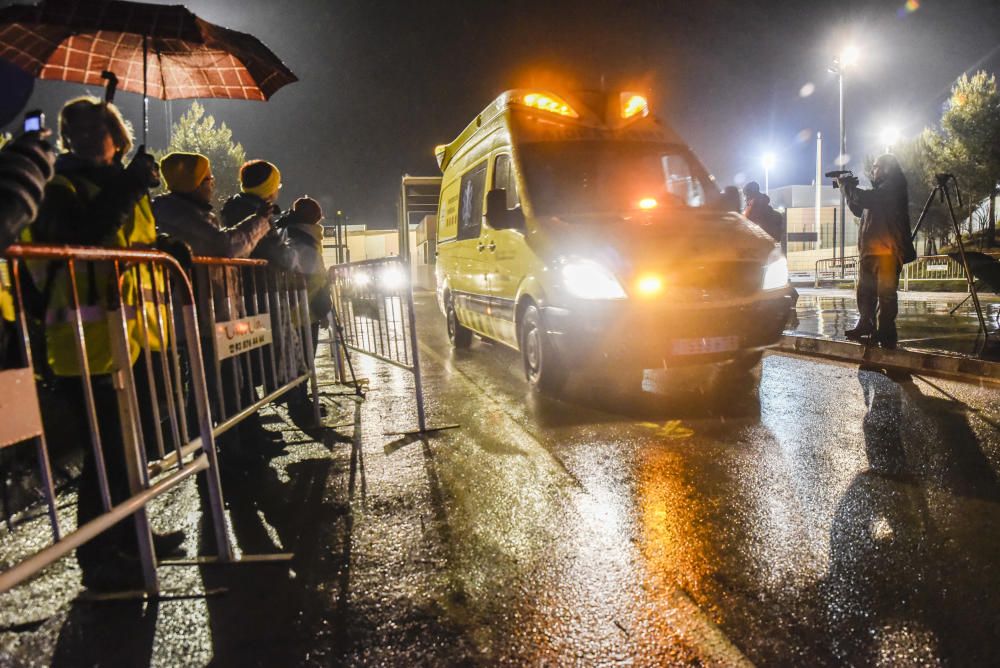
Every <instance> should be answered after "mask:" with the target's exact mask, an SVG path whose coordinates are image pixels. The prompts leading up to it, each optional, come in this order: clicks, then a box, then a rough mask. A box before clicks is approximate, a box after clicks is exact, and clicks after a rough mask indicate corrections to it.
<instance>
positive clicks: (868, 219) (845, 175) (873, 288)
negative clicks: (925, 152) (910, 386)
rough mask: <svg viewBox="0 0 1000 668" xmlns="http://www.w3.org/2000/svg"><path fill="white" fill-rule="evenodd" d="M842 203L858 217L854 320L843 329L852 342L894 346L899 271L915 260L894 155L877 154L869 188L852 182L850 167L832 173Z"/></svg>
mask: <svg viewBox="0 0 1000 668" xmlns="http://www.w3.org/2000/svg"><path fill="white" fill-rule="evenodd" d="M835 185H836V186H838V187H840V188H842V189H843V190H844V195H845V196H846V198H847V204H848V207H849V208H850V210H851V213H853V214H854V215H855V216H860V218H861V228H860V229H859V231H858V255H859V256H860V263H859V269H858V312H859V313H860V316H861V317H860V319H859V320H858V324H857V325H856V326H855V327H854V328H853V329H849V330H847V331H846V332H845V333H844V334H845V335H846V336H847V338H849V339H851V340H853V341H860V340H862V339H868V340H870V341H874V342H876V343H878V344H879V345H881V346H882V347H883V348H895V347H896V339H897V334H896V313H897V312H898V310H899V308H898V302H897V296H896V291H897V289H898V288H899V273H900V271H901V270H902V268H903V265H904V264H906V263H907V262H912V261H913V260H915V259H916V256H917V253H916V250H915V249H914V248H913V242H912V241H911V239H910V214H909V195H908V193H907V185H906V177H905V176H904V175H903V170H902V168H900V166H899V161H898V160H897V159H896V156H894V155H892V154H891V153H886V154H884V155H881V156H879V157H878V159H877V160H876V161H875V166H874V168H873V169H872V186H873V187H872V189H871V190H866V189H864V188H859V187H858V179H857V177H855V176H854V175H853V174H851V173H850V172H840V173H837V174H836V175H835Z"/></svg>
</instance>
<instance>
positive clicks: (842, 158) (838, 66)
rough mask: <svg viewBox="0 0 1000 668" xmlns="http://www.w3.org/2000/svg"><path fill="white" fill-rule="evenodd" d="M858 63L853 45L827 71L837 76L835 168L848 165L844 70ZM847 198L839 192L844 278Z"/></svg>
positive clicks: (834, 237) (834, 250)
mask: <svg viewBox="0 0 1000 668" xmlns="http://www.w3.org/2000/svg"><path fill="white" fill-rule="evenodd" d="M857 62H858V50H857V48H855V47H854V46H853V45H850V46H847V47H845V48H844V50H843V51H841V52H840V55H839V56H837V57H836V58H834V59H833V64H832V65H831V66H830V68H829V70H830V71H831V72H833V73H834V74H836V75H837V87H838V88H839V90H840V155H839V156H837V166H838V167H839V168H840V169H844V168H845V167H846V166H847V163H848V156H847V124H846V121H845V119H844V70H845V69H847V68H848V67H853V66H854V65H856V64H857ZM846 212H847V197H846V196H845V195H844V190H843V189H841V190H840V262H841V265H840V277H841V278H843V277H844V264H843V263H844V236H845V235H846V234H847V215H846ZM833 259H834V260H836V259H837V227H836V225H834V228H833Z"/></svg>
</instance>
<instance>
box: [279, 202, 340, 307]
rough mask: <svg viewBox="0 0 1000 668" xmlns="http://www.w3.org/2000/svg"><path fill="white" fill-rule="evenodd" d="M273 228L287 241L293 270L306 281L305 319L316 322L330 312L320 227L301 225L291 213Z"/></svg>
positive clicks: (321, 227) (302, 223) (311, 224)
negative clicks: (307, 315)
mask: <svg viewBox="0 0 1000 668" xmlns="http://www.w3.org/2000/svg"><path fill="white" fill-rule="evenodd" d="M277 225H278V227H279V228H281V229H283V230H284V231H285V234H286V236H287V238H288V244H289V247H290V248H291V250H292V253H293V254H294V266H295V270H296V271H297V272H299V273H300V274H302V275H303V276H304V278H305V280H306V289H307V291H308V294H309V315H310V317H311V319H312V321H313V322H319V321H321V320H323V319H324V318H325V317H326V314H327V313H329V312H330V291H329V282H328V279H327V275H326V266H325V264H324V263H323V226H322V225H319V224H316V223H306V222H301V221H300V220H299V219H298V217H297V216H296V215H295V212H292V211H290V212H288V213H287V214H285V215H284V216H282V217H281V219H280V220H278V222H277Z"/></svg>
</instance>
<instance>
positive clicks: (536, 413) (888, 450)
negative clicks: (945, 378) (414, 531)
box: [420, 299, 1000, 664]
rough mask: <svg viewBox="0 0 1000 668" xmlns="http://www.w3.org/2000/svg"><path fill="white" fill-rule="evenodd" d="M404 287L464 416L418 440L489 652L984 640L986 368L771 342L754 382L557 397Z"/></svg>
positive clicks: (994, 435) (956, 652)
mask: <svg viewBox="0 0 1000 668" xmlns="http://www.w3.org/2000/svg"><path fill="white" fill-rule="evenodd" d="M421 301H424V302H425V303H424V305H423V307H422V308H421V311H420V313H421V316H422V317H423V320H422V322H423V323H424V325H423V332H422V338H423V339H424V340H425V342H426V346H425V348H424V351H425V359H426V358H429V360H430V362H431V364H429V365H428V366H431V365H433V366H431V368H432V370H431V371H430V372H429V373H428V376H429V378H430V379H431V380H429V383H428V384H429V385H430V386H431V387H433V388H434V389H433V390H432V393H433V395H434V404H435V406H434V408H433V409H432V412H433V413H434V414H437V415H439V416H441V417H442V419H444V418H445V416H447V421H452V420H454V421H458V422H462V423H463V430H462V432H460V433H456V434H454V435H449V436H446V437H442V438H438V439H435V440H434V441H433V446H432V447H433V451H434V453H435V460H436V463H437V467H438V470H439V474H438V475H439V476H440V478H441V480H442V483H443V488H444V489H445V490H449V489H450V490H456V491H457V493H455V495H454V497H453V506H452V507H449V509H448V512H447V517H448V522H449V525H450V532H449V535H450V536H451V540H452V544H451V546H450V550H451V554H452V560H451V562H450V566H451V567H452V568H453V575H454V577H455V581H456V583H457V584H459V586H464V584H465V583H466V582H468V583H484V582H490V583H493V584H494V586H493V587H492V588H491V590H480V589H479V588H477V587H475V586H470V587H469V588H468V589H466V590H465V593H466V594H467V595H468V604H467V605H468V607H469V608H470V609H473V610H477V611H479V612H484V613H485V616H484V618H483V619H481V620H478V621H477V624H478V623H482V624H489V626H490V628H491V629H492V633H491V634H490V638H491V640H490V642H491V643H492V644H491V651H492V652H495V653H496V654H495V656H497V657H504V656H507V657H509V656H511V655H513V656H518V657H522V658H523V657H524V656H525V654H524V651H525V649H526V648H528V647H533V648H535V653H530V654H528V656H530V658H532V659H533V660H538V661H544V660H549V661H555V662H560V661H563V660H566V659H567V658H572V657H577V658H580V657H581V656H583V657H584V658H585V660H586V661H591V660H595V659H598V658H599V657H606V658H608V657H615V658H620V659H625V658H631V659H632V660H636V661H639V662H640V663H646V664H654V663H657V661H659V660H663V661H665V662H675V661H686V660H687V659H689V658H690V657H691V656H692V655H693V656H698V657H700V658H701V659H709V660H713V659H714V661H715V662H719V663H727V662H732V661H735V660H737V659H738V658H739V657H740V656H741V655H743V656H745V657H747V658H749V659H750V660H751V661H753V662H755V663H762V664H768V663H778V662H783V663H787V662H798V663H806V662H812V663H825V664H837V663H842V662H844V661H848V662H857V663H873V662H877V661H889V662H890V663H894V664H908V663H919V662H920V661H922V660H925V659H927V660H931V661H936V660H944V661H958V662H959V663H966V662H968V661H969V660H974V659H976V658H979V659H983V660H985V659H986V658H987V657H990V656H992V649H991V648H990V641H988V640H986V639H987V638H989V637H992V634H993V631H992V630H993V629H995V628H996V624H998V623H1000V577H998V574H997V573H995V572H993V570H994V569H992V568H991V566H990V565H991V564H992V563H994V562H995V555H996V554H1000V549H998V547H1000V539H998V535H997V531H996V530H997V528H1000V522H998V520H1000V506H998V505H997V501H998V499H1000V485H998V482H997V474H996V471H997V468H998V464H1000V429H998V423H1000V402H998V398H1000V393H998V392H997V391H996V390H991V389H980V388H972V387H968V386H962V385H957V384H954V383H945V382H942V381H938V380H924V379H919V378H916V379H912V378H905V379H904V378H897V379H890V378H888V377H887V376H886V375H885V374H883V373H881V372H879V371H877V370H858V369H857V368H854V367H849V366H846V365H837V364H827V363H820V362H818V361H813V360H808V359H801V358H793V357H786V356H778V355H772V356H769V357H767V358H765V361H764V364H763V369H762V371H761V379H760V389H759V392H757V393H753V392H751V393H749V394H748V393H746V392H745V391H741V390H740V388H733V389H732V390H731V391H728V392H723V393H722V394H721V395H719V396H715V397H712V396H711V392H710V391H708V390H705V388H702V390H705V393H704V394H702V392H701V391H700V390H699V389H697V388H696V389H694V390H689V391H680V392H678V391H673V392H668V395H667V396H665V397H660V398H656V399H650V400H648V401H646V402H643V405H631V406H630V405H628V403H627V402H626V401H623V400H622V399H617V400H616V399H612V400H611V402H610V403H611V406H610V407H608V406H607V405H606V404H607V402H606V401H605V397H601V396H600V395H601V393H602V391H601V389H600V388H599V387H592V386H586V385H584V386H582V387H575V388H571V390H570V393H569V397H568V399H567V400H565V401H560V400H555V399H549V398H546V397H540V396H537V395H532V394H531V393H530V392H529V391H528V390H527V388H526V387H525V386H524V382H523V379H522V377H521V374H520V370H519V364H518V357H517V355H516V354H514V353H513V352H511V351H507V350H506V349H503V348H501V347H500V346H496V345H490V344H485V343H482V342H477V343H476V344H474V346H473V348H472V349H471V350H469V351H459V352H456V353H452V352H451V351H450V350H449V349H448V347H447V341H446V340H445V339H444V337H443V326H439V325H440V324H441V323H439V322H438V321H439V318H437V317H436V316H432V315H431V314H429V313H428V310H429V308H430V301H431V300H430V299H423V300H421ZM435 363H436V364H435ZM438 365H440V367H438ZM661 384H662V385H664V386H668V387H669V385H670V379H669V378H668V379H666V380H665V381H663V382H662V383H661ZM484 404H485V405H486V406H488V408H487V409H486V410H485V411H484V410H483V405H484ZM646 404H650V405H646ZM602 407H603V408H602ZM567 496H568V497H569V499H567ZM956 560H958V561H959V562H960V563H962V564H963V568H961V569H956V568H955V567H954V564H955V562H956ZM692 602H693V605H692ZM528 611H530V615H529V617H530V619H531V622H530V624H527V625H525V624H524V623H523V621H524V620H523V619H522V615H525V614H528ZM531 629H544V631H545V634H546V635H545V638H546V639H547V642H540V639H539V637H537V634H535V633H533V632H531ZM615 629H617V630H618V631H619V634H617V635H616V634H615V633H614V630H615ZM980 633H981V634H982V635H977V634H980ZM581 653H582V654H581Z"/></svg>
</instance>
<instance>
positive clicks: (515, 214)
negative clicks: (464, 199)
mask: <svg viewBox="0 0 1000 668" xmlns="http://www.w3.org/2000/svg"><path fill="white" fill-rule="evenodd" d="M486 222H487V223H489V225H490V227H492V228H493V229H494V230H523V229H524V213H523V212H522V211H521V208H520V207H518V208H516V209H508V208H507V191H506V190H505V189H503V188H494V189H493V190H491V191H489V192H488V193H486Z"/></svg>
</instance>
